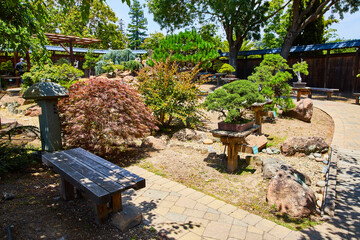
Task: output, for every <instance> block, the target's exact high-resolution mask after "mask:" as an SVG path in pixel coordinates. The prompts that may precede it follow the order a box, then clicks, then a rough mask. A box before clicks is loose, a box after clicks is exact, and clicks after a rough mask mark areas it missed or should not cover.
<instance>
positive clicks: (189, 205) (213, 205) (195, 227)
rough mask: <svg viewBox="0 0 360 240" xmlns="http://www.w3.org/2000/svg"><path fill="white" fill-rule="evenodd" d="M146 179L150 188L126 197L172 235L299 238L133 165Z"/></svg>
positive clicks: (186, 238)
mask: <svg viewBox="0 0 360 240" xmlns="http://www.w3.org/2000/svg"><path fill="white" fill-rule="evenodd" d="M128 170H129V171H132V172H134V173H136V174H138V175H140V176H142V177H144V178H145V179H146V185H147V186H146V188H144V189H141V190H138V191H133V190H128V191H127V192H125V194H124V196H123V199H124V201H126V202H127V203H128V204H135V205H136V206H137V207H138V208H139V209H140V210H141V211H142V212H143V216H144V222H145V224H148V225H151V226H154V228H155V229H156V230H158V231H160V232H163V233H164V234H165V235H166V236H167V237H169V238H170V239H181V240H192V239H209V240H210V239H229V240H230V239H232V240H235V239H269V240H270V239H271V240H272V239H298V238H299V237H300V233H298V232H293V231H291V230H289V229H288V228H285V227H283V226H280V225H277V224H276V223H274V222H272V221H269V220H266V219H263V218H261V217H259V216H257V215H255V214H252V213H249V212H247V211H244V210H242V209H240V208H237V207H235V206H233V205H231V204H227V203H225V202H223V201H220V200H218V199H215V198H213V197H211V196H208V195H205V194H204V193H201V192H199V191H196V190H194V189H191V188H187V187H186V186H184V185H182V184H179V183H177V182H174V181H171V180H169V179H166V178H163V177H160V176H158V175H155V174H154V173H151V172H148V171H146V170H144V169H142V168H139V167H134V166H133V167H129V168H128Z"/></svg>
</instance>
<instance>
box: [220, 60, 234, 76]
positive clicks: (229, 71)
mask: <svg viewBox="0 0 360 240" xmlns="http://www.w3.org/2000/svg"><path fill="white" fill-rule="evenodd" d="M218 72H219V73H226V74H227V75H226V77H227V78H235V75H233V74H232V73H233V72H235V69H234V68H233V66H231V65H230V64H227V63H224V64H223V65H222V66H221V68H220V69H219V71H218Z"/></svg>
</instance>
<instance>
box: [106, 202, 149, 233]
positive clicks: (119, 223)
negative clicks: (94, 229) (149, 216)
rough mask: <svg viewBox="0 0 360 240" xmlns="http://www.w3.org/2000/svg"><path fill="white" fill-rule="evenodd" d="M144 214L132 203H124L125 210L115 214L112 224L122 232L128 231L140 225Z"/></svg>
mask: <svg viewBox="0 0 360 240" xmlns="http://www.w3.org/2000/svg"><path fill="white" fill-rule="evenodd" d="M142 218H143V217H142V214H141V212H140V210H139V209H137V208H136V207H135V206H131V205H123V210H122V211H121V212H117V213H115V214H114V215H113V217H112V219H111V224H112V225H113V226H115V227H117V228H118V229H120V230H121V231H122V232H126V231H128V230H129V229H130V228H133V227H135V226H137V225H139V224H140V223H141V221H142Z"/></svg>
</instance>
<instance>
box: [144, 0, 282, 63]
mask: <svg viewBox="0 0 360 240" xmlns="http://www.w3.org/2000/svg"><path fill="white" fill-rule="evenodd" d="M148 4H149V10H150V12H152V13H153V14H154V20H155V21H156V22H158V23H159V24H160V26H161V28H167V29H168V30H171V31H172V30H174V29H178V28H182V27H187V26H191V25H193V24H194V22H195V20H198V21H199V22H200V23H203V22H217V23H219V24H221V25H222V27H223V28H224V30H225V33H226V38H227V41H228V42H229V63H230V65H232V66H233V67H234V68H235V69H236V68H237V54H238V52H239V49H240V47H241V45H242V42H243V41H244V40H245V39H251V38H254V39H259V38H260V27H261V26H263V25H264V23H265V22H266V20H267V19H268V18H269V17H271V16H272V14H273V12H269V6H270V4H269V1H262V0H254V1H247V0H237V1H234V0H200V1H193V0H149V1H148ZM285 5H286V4H285ZM285 5H283V6H281V7H285ZM274 11H275V12H276V11H278V9H276V10H274Z"/></svg>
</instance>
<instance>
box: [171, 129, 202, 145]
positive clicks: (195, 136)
mask: <svg viewBox="0 0 360 240" xmlns="http://www.w3.org/2000/svg"><path fill="white" fill-rule="evenodd" d="M173 138H174V139H177V140H179V141H183V142H185V141H191V140H200V139H204V138H206V135H205V134H204V133H203V132H200V131H195V130H194V129H190V128H184V129H181V130H180V131H177V132H176V133H174V135H173Z"/></svg>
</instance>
